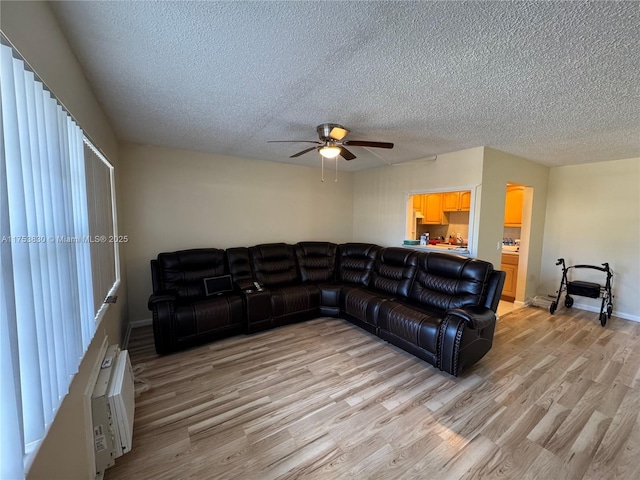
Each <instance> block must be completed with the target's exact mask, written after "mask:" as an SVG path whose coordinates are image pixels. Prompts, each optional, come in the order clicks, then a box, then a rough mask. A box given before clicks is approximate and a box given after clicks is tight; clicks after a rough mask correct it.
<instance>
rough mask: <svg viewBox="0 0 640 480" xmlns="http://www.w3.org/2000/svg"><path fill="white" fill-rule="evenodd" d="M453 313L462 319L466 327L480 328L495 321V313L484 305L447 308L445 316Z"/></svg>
mask: <svg viewBox="0 0 640 480" xmlns="http://www.w3.org/2000/svg"><path fill="white" fill-rule="evenodd" d="M449 315H455V316H456V317H460V318H461V319H462V320H464V322H465V324H466V325H467V327H469V328H472V329H473V330H482V329H483V328H486V327H488V326H489V325H491V324H493V323H494V322H495V321H496V314H495V312H494V311H493V310H490V309H488V308H486V307H481V306H474V307H467V308H452V309H451V310H447V316H449Z"/></svg>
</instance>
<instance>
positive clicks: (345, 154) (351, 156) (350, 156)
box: [340, 146, 356, 160]
mask: <svg viewBox="0 0 640 480" xmlns="http://www.w3.org/2000/svg"><path fill="white" fill-rule="evenodd" d="M340 156H341V157H342V158H344V159H345V160H353V159H354V158H356V156H355V155H354V154H353V153H351V152H350V151H349V150H347V149H346V148H344V146H343V147H340Z"/></svg>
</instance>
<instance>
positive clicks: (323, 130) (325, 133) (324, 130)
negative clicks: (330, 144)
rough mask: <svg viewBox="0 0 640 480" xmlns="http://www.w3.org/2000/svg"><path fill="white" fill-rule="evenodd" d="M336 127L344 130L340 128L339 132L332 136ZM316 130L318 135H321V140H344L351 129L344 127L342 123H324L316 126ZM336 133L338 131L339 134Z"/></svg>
mask: <svg viewBox="0 0 640 480" xmlns="http://www.w3.org/2000/svg"><path fill="white" fill-rule="evenodd" d="M334 128H338V129H340V130H342V132H340V130H338V131H337V132H334V136H333V137H332V136H331V131H332V130H333V129H334ZM316 131H317V132H318V136H319V137H320V140H323V141H327V140H342V139H343V138H344V137H345V136H346V135H347V133H349V130H347V129H346V128H344V127H343V126H342V125H338V124H337V123H322V124H320V125H318V126H317V127H316ZM336 133H338V135H336Z"/></svg>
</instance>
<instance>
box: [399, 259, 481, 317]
mask: <svg viewBox="0 0 640 480" xmlns="http://www.w3.org/2000/svg"><path fill="white" fill-rule="evenodd" d="M492 272H493V265H492V264H491V263H489V262H485V261H483V260H477V259H472V258H466V257H462V256H459V255H451V254H442V253H420V254H419V256H418V265H417V272H416V277H415V281H414V282H413V285H412V287H411V290H410V292H409V297H410V298H411V299H413V300H416V301H419V302H421V303H423V304H425V305H428V306H431V307H434V308H437V309H440V310H448V309H450V308H462V307H468V306H474V305H484V303H485V301H486V299H487V292H488V290H489V279H490V277H491V274H492Z"/></svg>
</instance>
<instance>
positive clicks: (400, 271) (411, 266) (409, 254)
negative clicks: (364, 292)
mask: <svg viewBox="0 0 640 480" xmlns="http://www.w3.org/2000/svg"><path fill="white" fill-rule="evenodd" d="M417 263H418V254H417V252H415V251H414V250H409V249H407V248H400V247H389V248H383V249H382V250H381V251H380V253H379V255H378V258H377V259H376V262H375V265H374V268H373V273H372V274H371V281H370V282H369V287H371V288H375V289H377V290H381V291H383V292H386V293H388V294H391V295H399V296H403V297H407V296H408V295H409V288H410V287H411V282H412V281H413V277H414V275H415V273H416V265H417Z"/></svg>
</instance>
